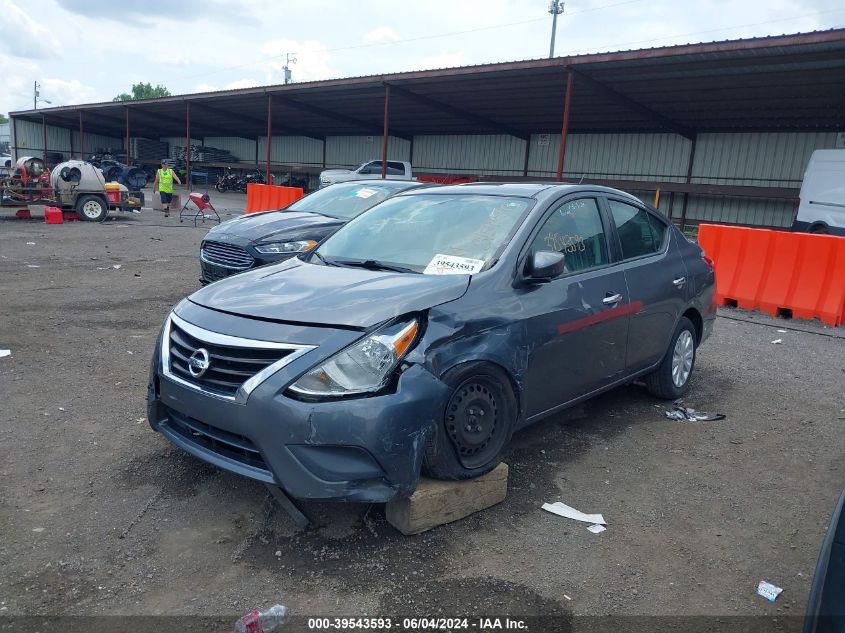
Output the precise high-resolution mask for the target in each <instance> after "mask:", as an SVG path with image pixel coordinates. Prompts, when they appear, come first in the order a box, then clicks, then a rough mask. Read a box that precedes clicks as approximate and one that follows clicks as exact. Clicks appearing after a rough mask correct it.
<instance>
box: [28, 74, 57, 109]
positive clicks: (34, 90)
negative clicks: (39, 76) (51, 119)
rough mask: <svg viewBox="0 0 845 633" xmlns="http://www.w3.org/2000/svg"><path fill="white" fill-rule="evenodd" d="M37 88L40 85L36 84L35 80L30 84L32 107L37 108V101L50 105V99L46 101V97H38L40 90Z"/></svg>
mask: <svg viewBox="0 0 845 633" xmlns="http://www.w3.org/2000/svg"><path fill="white" fill-rule="evenodd" d="M39 88H41V86H40V85H38V82H37V81H35V82H33V84H32V109H33V110H37V109H38V102H39V101H41V102H42V103H49V104H50V105H52V104H53V102H52V101H48V100H47V99H39V97H40V96H41V92H40V91H39Z"/></svg>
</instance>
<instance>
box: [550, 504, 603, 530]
mask: <svg viewBox="0 0 845 633" xmlns="http://www.w3.org/2000/svg"><path fill="white" fill-rule="evenodd" d="M543 510H545V511H546V512H551V513H552V514H557V515H559V516H562V517H566V518H567V519H574V520H575V521H583V522H584V523H598V524H600V525H607V522H606V521H605V520H604V517H603V516H602V515H600V514H584V513H583V512H580V511H579V510H576V509H575V508H570V507H569V506H568V505H566V504H565V503H561V502H560V501H558V502H557V503H544V504H543Z"/></svg>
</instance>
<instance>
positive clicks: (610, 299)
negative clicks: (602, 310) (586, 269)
mask: <svg viewBox="0 0 845 633" xmlns="http://www.w3.org/2000/svg"><path fill="white" fill-rule="evenodd" d="M620 301H622V295H620V294H615V295H609V296H607V297H605V298H604V299H602V300H601V302H602V303H603V304H604V305H606V306H615V305H616V304H617V303H619V302H620Z"/></svg>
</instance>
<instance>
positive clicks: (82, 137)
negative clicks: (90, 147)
mask: <svg viewBox="0 0 845 633" xmlns="http://www.w3.org/2000/svg"><path fill="white" fill-rule="evenodd" d="M79 160H85V129H84V128H83V127H82V110H80V111H79Z"/></svg>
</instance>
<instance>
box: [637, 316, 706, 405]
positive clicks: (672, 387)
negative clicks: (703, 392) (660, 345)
mask: <svg viewBox="0 0 845 633" xmlns="http://www.w3.org/2000/svg"><path fill="white" fill-rule="evenodd" d="M697 345H698V340H697V336H696V333H695V326H694V325H693V324H692V321H690V320H689V319H688V318H686V317H681V320H680V321H678V325H677V326H676V327H675V332H674V334H673V335H672V339H671V341H670V343H669V349H667V350H666V355H665V356H664V357H663V360H662V361H660V365H659V366H658V368H657V369H656V370H655V371H654V372H652V373H650V374H648V375H647V376H646V377H645V384H646V387H647V388H648V390H649V392H650V393H651V394H652V395H653V396H657V397H658V398H663V399H664V400H677V399H678V398H680V397H681V396H682V395H684V394H685V393H686V391H687V389H689V383H690V379H691V378H692V372H693V369H695V352H696V347H697Z"/></svg>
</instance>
